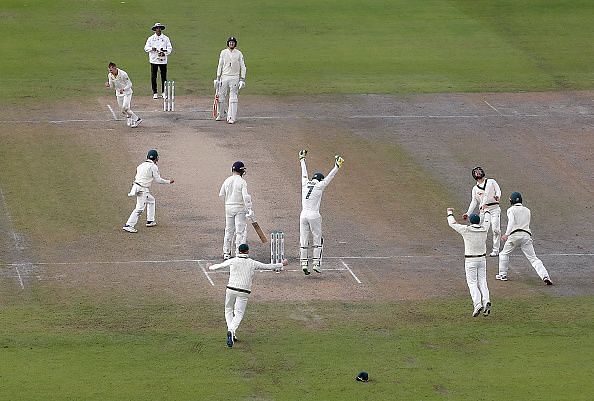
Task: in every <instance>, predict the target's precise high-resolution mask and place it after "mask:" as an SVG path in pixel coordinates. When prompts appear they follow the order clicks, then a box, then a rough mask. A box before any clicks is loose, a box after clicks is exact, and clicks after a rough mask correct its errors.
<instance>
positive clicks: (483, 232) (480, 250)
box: [448, 213, 490, 256]
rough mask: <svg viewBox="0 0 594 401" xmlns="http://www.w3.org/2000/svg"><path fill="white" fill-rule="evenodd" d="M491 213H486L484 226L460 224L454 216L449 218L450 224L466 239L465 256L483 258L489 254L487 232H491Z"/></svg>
mask: <svg viewBox="0 0 594 401" xmlns="http://www.w3.org/2000/svg"><path fill="white" fill-rule="evenodd" d="M489 220H490V213H485V218H484V221H483V224H482V225H480V224H471V225H466V224H458V223H456V219H455V218H454V216H452V215H449V216H448V224H449V225H450V227H452V228H453V229H454V230H456V231H457V232H458V233H460V235H462V238H463V239H464V255H465V256H482V255H485V254H486V253H487V232H488V231H489Z"/></svg>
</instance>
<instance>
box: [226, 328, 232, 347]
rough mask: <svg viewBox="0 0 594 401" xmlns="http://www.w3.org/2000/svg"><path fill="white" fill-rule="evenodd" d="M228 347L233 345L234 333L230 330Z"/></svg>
mask: <svg viewBox="0 0 594 401" xmlns="http://www.w3.org/2000/svg"><path fill="white" fill-rule="evenodd" d="M227 347H229V348H231V347H233V333H231V332H230V331H228V332H227Z"/></svg>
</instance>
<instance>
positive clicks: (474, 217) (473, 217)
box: [468, 213, 481, 224]
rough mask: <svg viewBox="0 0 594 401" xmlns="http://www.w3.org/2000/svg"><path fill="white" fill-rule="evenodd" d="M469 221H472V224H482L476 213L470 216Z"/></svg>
mask: <svg viewBox="0 0 594 401" xmlns="http://www.w3.org/2000/svg"><path fill="white" fill-rule="evenodd" d="M468 220H469V221H470V224H479V223H480V222H481V217H480V216H479V215H478V214H476V213H472V214H471V215H470V216H468Z"/></svg>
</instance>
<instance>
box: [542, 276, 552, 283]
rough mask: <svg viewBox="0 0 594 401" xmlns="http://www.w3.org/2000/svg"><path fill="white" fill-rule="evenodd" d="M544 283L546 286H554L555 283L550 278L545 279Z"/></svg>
mask: <svg viewBox="0 0 594 401" xmlns="http://www.w3.org/2000/svg"><path fill="white" fill-rule="evenodd" d="M542 281H544V282H545V284H546V285H553V282H552V281H551V279H550V278H548V277H545V278H543V279H542Z"/></svg>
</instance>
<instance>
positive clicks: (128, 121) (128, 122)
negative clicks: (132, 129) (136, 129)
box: [126, 117, 132, 127]
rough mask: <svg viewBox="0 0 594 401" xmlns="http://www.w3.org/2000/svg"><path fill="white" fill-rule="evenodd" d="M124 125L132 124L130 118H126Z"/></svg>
mask: <svg viewBox="0 0 594 401" xmlns="http://www.w3.org/2000/svg"><path fill="white" fill-rule="evenodd" d="M126 125H127V126H128V127H129V126H131V125H132V119H131V118H130V117H128V118H126Z"/></svg>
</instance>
